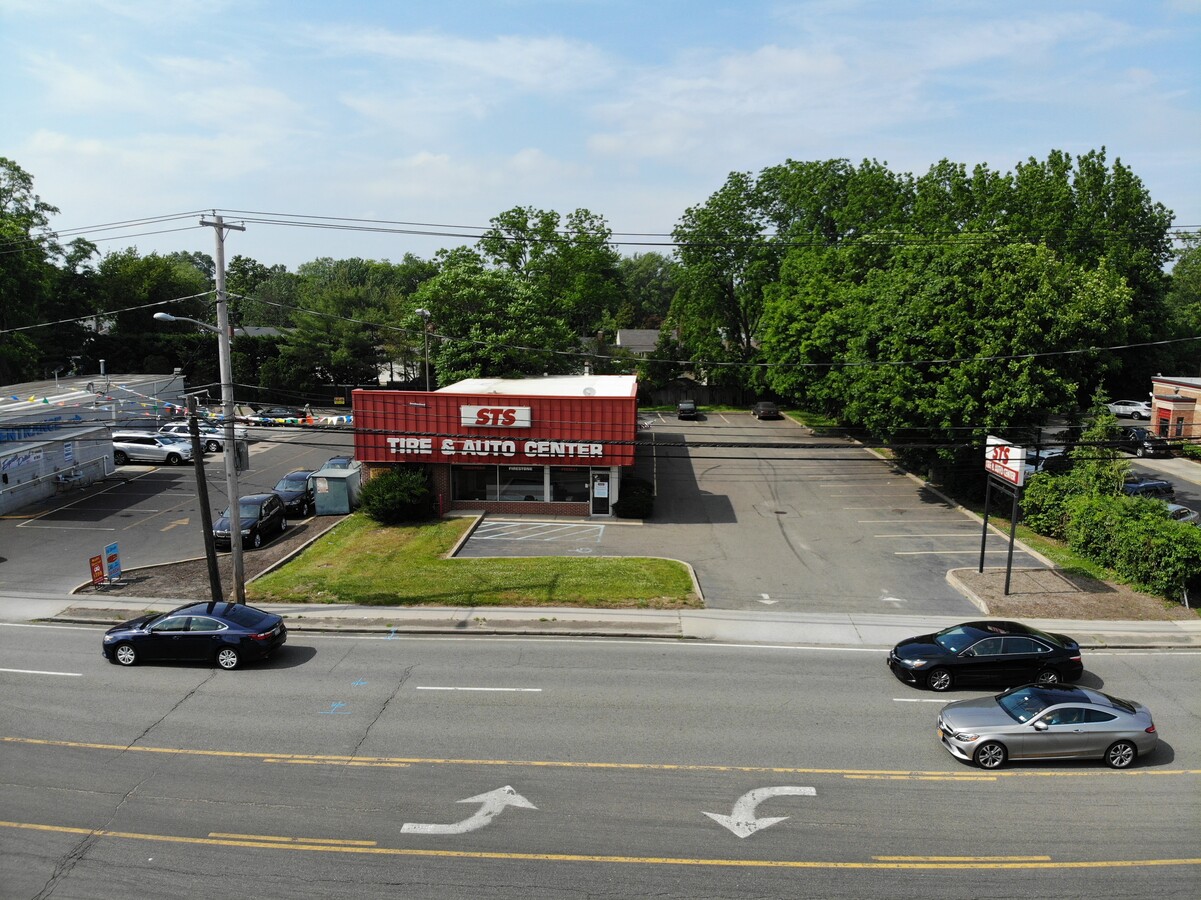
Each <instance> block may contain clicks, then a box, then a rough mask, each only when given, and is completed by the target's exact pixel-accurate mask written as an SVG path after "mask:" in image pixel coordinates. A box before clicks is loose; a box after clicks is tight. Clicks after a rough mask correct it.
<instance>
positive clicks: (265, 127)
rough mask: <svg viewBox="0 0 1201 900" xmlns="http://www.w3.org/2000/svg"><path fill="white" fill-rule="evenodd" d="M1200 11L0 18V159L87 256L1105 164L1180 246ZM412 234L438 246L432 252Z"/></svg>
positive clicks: (752, 0) (184, 2) (633, 244)
mask: <svg viewBox="0 0 1201 900" xmlns="http://www.w3.org/2000/svg"><path fill="white" fill-rule="evenodd" d="M1198 47H1201V0H1147V2H1140V3H1108V2H1082V0H1060V2H1056V3H1051V4H1048V3H1045V2H1038V0H1015V2H1012V3H1006V4H997V3H994V2H988V0H975V2H973V0H955V2H952V0H912V2H906V3H895V2H892V0H838V2H830V0H822V2H787V0H746V2H743V3H737V4H732V3H717V2H709V0H653V2H650V3H647V2H634V0H454V2H451V3H446V2H436V3H435V2H428V0H406V2H405V3H394V2H386V0H378V2H368V0H346V2H342V3H338V4H330V3H321V2H315V0H291V2H285V0H238V2H234V0H104V2H96V0H55V2H53V3H47V2H42V0H0V84H2V85H4V91H3V96H4V101H3V110H4V115H2V116H0V154H2V155H4V156H7V157H9V158H10V159H13V160H14V161H16V162H17V164H18V165H20V166H21V167H22V168H23V169H25V171H27V172H29V173H30V174H31V175H32V176H33V178H34V186H35V190H36V191H37V193H38V194H39V195H40V196H41V197H42V199H43V200H45V201H46V202H48V203H50V204H52V205H54V206H57V207H58V208H59V209H60V210H61V213H60V215H58V216H55V217H54V218H53V219H52V226H53V227H54V228H56V229H58V230H60V231H61V232H62V233H64V234H66V233H68V232H70V231H72V230H73V229H79V228H88V229H91V226H93V225H96V224H98V223H117V222H134V221H142V222H145V223H146V224H144V225H142V226H141V227H138V228H129V229H125V230H123V229H121V228H106V229H96V230H95V232H92V231H91V230H89V231H88V232H87V233H86V234H85V235H84V236H87V237H89V238H92V239H96V240H98V241H99V246H100V247H101V249H102V251H106V252H107V251H110V250H118V249H123V248H124V247H125V246H136V247H137V248H138V250H139V251H140V252H142V253H149V252H151V251H158V252H171V251H174V250H185V251H192V250H200V251H204V252H210V253H211V252H212V240H211V232H210V231H209V230H207V229H203V228H201V227H200V226H199V225H198V224H195V225H189V224H188V223H187V222H171V223H166V222H164V223H161V224H159V225H158V226H157V227H156V226H154V225H153V224H152V222H151V220H153V219H155V218H156V217H162V216H168V215H169V214H170V215H174V213H175V211H179V210H209V209H234V210H275V211H279V215H281V216H283V215H288V214H294V215H299V216H304V217H307V218H308V219H309V220H310V221H312V220H313V219H315V218H316V217H319V216H327V217H332V218H337V217H345V218H348V219H354V220H379V221H387V222H408V223H433V224H435V225H438V223H457V224H456V226H455V227H449V226H442V225H439V227H437V228H425V229H422V228H412V229H409V228H393V229H363V230H360V229H351V228H338V229H325V228H317V227H300V228H289V227H280V226H279V225H268V224H262V225H251V226H249V227H248V229H247V231H246V232H244V233H239V234H237V235H233V236H231V238H230V240H229V243H228V246H227V252H228V253H229V254H230V256H233V255H238V254H240V255H245V256H250V257H253V258H255V259H257V260H259V261H260V262H263V263H265V264H268V265H272V264H276V263H283V264H284V265H287V266H288V267H289V268H291V269H294V268H295V267H296V266H297V265H298V264H299V263H302V262H305V261H308V260H312V259H317V258H319V257H323V256H329V257H334V258H348V257H362V258H373V259H391V260H399V259H401V258H402V257H403V256H404V254H405V253H414V254H416V255H418V256H421V257H426V258H428V257H430V256H432V255H433V254H434V252H436V250H437V249H439V248H440V247H447V246H459V245H462V244H471V243H474V238H473V237H471V236H465V237H461V236H459V235H458V234H457V233H456V229H462V230H463V231H464V232H465V233H466V234H467V235H470V234H471V233H472V231H473V230H475V231H478V229H480V228H483V227H485V226H486V225H487V224H488V220H489V219H491V218H492V217H493V216H495V215H497V214H498V213H500V212H502V211H504V210H507V209H510V208H512V207H514V206H532V207H535V208H538V209H548V210H556V211H558V212H560V213H563V214H566V213H569V212H571V211H573V210H575V209H577V208H587V209H590V210H591V211H593V212H594V213H596V214H598V215H600V216H602V217H604V218H605V220H606V221H607V222H608V224H609V226H610V227H611V228H612V229H613V231H614V232H619V233H623V234H627V235H646V236H649V237H648V238H647V241H646V243H645V245H640V244H639V243H638V242H637V241H636V240H630V241H628V242H626V243H625V244H624V245H623V252H637V251H639V250H641V249H660V252H670V247H666V246H665V247H662V248H657V247H655V246H654V237H653V236H656V235H666V234H668V233H670V231H671V229H672V227H673V226H674V225H675V224H676V223H677V222H678V221H679V219H680V217H681V215H682V214H683V213H684V211H685V210H686V209H687V208H688V207H690V206H696V205H698V204H701V203H703V202H704V201H705V200H706V199H707V198H708V197H709V195H710V194H712V193H713V192H714V191H715V190H717V189H718V188H719V187H720V186H721V184H722V183H723V182H724V181H725V179H726V176H727V175H728V174H729V173H730V172H733V171H749V172H758V171H760V170H761V169H763V168H764V167H767V166H772V165H778V164H781V163H783V162H785V161H786V160H788V159H796V160H823V159H831V158H847V159H849V160H851V161H852V162H855V163H857V162H859V161H861V160H863V159H865V158H871V159H877V160H879V161H880V162H882V163H884V164H886V165H887V166H888V167H889V168H890V169H891V170H893V171H895V172H912V173H914V174H921V173H923V172H925V171H926V170H927V169H928V168H929V167H930V166H931V165H932V164H934V163H936V162H938V161H939V160H940V159H943V158H946V159H950V160H952V161H955V162H962V163H965V164H967V165H968V166H969V167H970V166H973V165H975V164H977V163H984V164H987V165H989V166H990V167H991V168H993V169H994V170H999V171H1002V172H1008V171H1011V170H1012V169H1013V167H1014V166H1015V165H1016V164H1017V163H1019V162H1022V161H1024V160H1026V159H1028V158H1030V157H1035V158H1037V159H1045V158H1046V156H1047V154H1048V153H1049V152H1050V151H1051V150H1053V149H1059V150H1064V151H1067V152H1068V153H1071V154H1073V155H1078V154H1082V153H1085V152H1088V151H1089V150H1094V149H1100V148H1101V147H1105V148H1106V150H1107V155H1108V158H1109V160H1111V161H1113V160H1115V159H1121V160H1122V162H1123V163H1124V164H1126V165H1128V166H1130V167H1131V169H1132V170H1133V171H1134V173H1135V174H1136V175H1138V176H1139V177H1140V178H1141V179H1142V180H1143V181H1144V183H1145V184H1146V186H1147V187H1148V189H1149V190H1150V192H1151V196H1152V198H1153V199H1154V200H1156V201H1159V202H1161V203H1163V204H1164V205H1165V206H1167V207H1168V208H1169V209H1172V210H1173V211H1174V212H1175V221H1176V223H1177V225H1179V226H1183V227H1186V228H1190V229H1192V230H1196V228H1197V227H1198V225H1201V94H1199V92H1201V53H1198V52H1197V48H1198ZM429 232H433V233H429Z"/></svg>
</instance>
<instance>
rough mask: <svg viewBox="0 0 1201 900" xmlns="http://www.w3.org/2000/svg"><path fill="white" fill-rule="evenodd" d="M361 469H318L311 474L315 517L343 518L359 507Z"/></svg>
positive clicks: (354, 467) (355, 467)
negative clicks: (315, 510)
mask: <svg viewBox="0 0 1201 900" xmlns="http://www.w3.org/2000/svg"><path fill="white" fill-rule="evenodd" d="M361 483H362V469H361V468H360V467H359V466H358V465H352V466H351V467H350V468H349V469H320V470H319V471H317V472H314V473H313V487H314V490H315V491H316V494H317V515H319V516H345V515H348V514H349V513H351V512H353V511H354V510H355V509H357V508H358V505H359V485H360V484H361Z"/></svg>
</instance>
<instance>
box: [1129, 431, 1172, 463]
mask: <svg viewBox="0 0 1201 900" xmlns="http://www.w3.org/2000/svg"><path fill="white" fill-rule="evenodd" d="M1116 446H1117V448H1118V449H1119V450H1125V451H1126V452H1127V453H1133V454H1134V455H1135V456H1138V457H1140V458H1141V457H1144V456H1171V455H1172V448H1171V445H1170V444H1168V442H1167V441H1166V440H1164V439H1163V438H1161V437H1160V436H1159V435H1157V434H1152V433H1151V432H1150V431H1148V430H1147V429H1146V428H1138V427H1131V428H1123V429H1122V434H1121V436H1120V437H1119V438H1118V440H1117V442H1116Z"/></svg>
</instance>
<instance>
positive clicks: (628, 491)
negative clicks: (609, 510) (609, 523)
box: [613, 478, 655, 519]
mask: <svg viewBox="0 0 1201 900" xmlns="http://www.w3.org/2000/svg"><path fill="white" fill-rule="evenodd" d="M654 510H655V487H654V485H652V484H651V483H650V482H649V481H647V480H646V479H645V478H623V479H622V480H621V499H619V500H618V501H617V502H616V503H614V504H613V515H615V516H617V517H618V518H619V519H646V518H649V517H650V514H651V513H652V512H654Z"/></svg>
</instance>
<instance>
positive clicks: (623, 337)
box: [614, 328, 659, 356]
mask: <svg viewBox="0 0 1201 900" xmlns="http://www.w3.org/2000/svg"><path fill="white" fill-rule="evenodd" d="M614 346H617V347H621V349H623V350H628V351H629V352H630V353H633V354H635V355H636V356H651V355H653V354H654V352H655V347H657V346H659V329H658V328H619V329H617V339H616V341H615V344H614Z"/></svg>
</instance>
